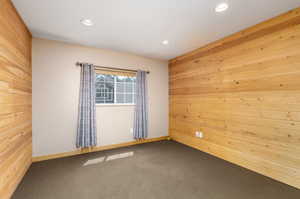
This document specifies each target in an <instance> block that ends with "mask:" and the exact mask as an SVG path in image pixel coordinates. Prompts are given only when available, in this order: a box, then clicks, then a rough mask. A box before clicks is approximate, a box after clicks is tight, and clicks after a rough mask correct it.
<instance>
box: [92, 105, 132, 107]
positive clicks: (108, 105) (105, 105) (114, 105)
mask: <svg viewBox="0 0 300 199" xmlns="http://www.w3.org/2000/svg"><path fill="white" fill-rule="evenodd" d="M96 106H99V107H102V106H135V104H96Z"/></svg>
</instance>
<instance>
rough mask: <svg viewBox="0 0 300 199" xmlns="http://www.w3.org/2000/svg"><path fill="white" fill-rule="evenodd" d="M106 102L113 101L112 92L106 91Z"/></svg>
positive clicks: (110, 102) (111, 102)
mask: <svg viewBox="0 0 300 199" xmlns="http://www.w3.org/2000/svg"><path fill="white" fill-rule="evenodd" d="M105 103H106V104H113V103H114V95H113V93H107V96H106V98H105Z"/></svg>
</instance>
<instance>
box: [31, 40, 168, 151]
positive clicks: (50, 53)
mask: <svg viewBox="0 0 300 199" xmlns="http://www.w3.org/2000/svg"><path fill="white" fill-rule="evenodd" d="M77 61H82V62H89V63H94V64H97V65H103V66H115V67H121V68H128V69H143V70H149V71H150V72H151V73H150V74H149V75H148V87H149V88H148V94H149V138H155V137H160V136H166V135H167V134H168V64H167V62H166V61H159V60H153V59H148V58H144V57H140V56H136V55H132V54H128V53H121V52H115V51H111V50H104V49H96V48H90V47H84V46H79V45H72V44H67V43H62V42H57V41H50V40H45V39H37V38H34V39H33V41H32V73H33V99H32V100H33V156H34V157H35V156H41V155H49V154H55V153H62V152H68V151H73V150H75V149H76V148H75V140H76V126H77V109H78V97H79V79H80V68H79V67H76V66H75V63H76V62H77ZM133 110H134V106H97V134H98V145H99V146H104V145H110V144H117V143H123V142H128V141H132V140H133V139H132V133H131V132H130V128H132V124H133Z"/></svg>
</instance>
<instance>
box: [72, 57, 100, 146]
mask: <svg viewBox="0 0 300 199" xmlns="http://www.w3.org/2000/svg"><path fill="white" fill-rule="evenodd" d="M95 112H96V105H95V70H94V66H93V65H92V64H87V63H85V64H82V65H81V74H80V93H79V110H78V127H77V137H76V147H77V148H86V147H92V146H96V145H97V132H96V115H95Z"/></svg>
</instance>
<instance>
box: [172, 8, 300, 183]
mask: <svg viewBox="0 0 300 199" xmlns="http://www.w3.org/2000/svg"><path fill="white" fill-rule="evenodd" d="M169 69H170V70H169V71H170V79H169V84H170V91H169V93H170V136H171V137H172V139H174V140H177V141H179V142H182V143H184V144H187V145H189V146H192V147H195V148H197V149H199V150H202V151H205V152H207V153H210V154H212V155H215V156H217V157H220V158H223V159H225V160H228V161H230V162H233V163H236V164H238V165H241V166H243V167H246V168H248V169H251V170H253V171H256V172H258V173H261V174H263V175H266V176H269V177H271V178H274V179H276V180H279V181H282V182H284V183H287V184H290V185H292V186H295V187H298V188H300V9H295V10H293V11H291V12H288V13H286V14H284V15H281V16H279V17H276V18H274V19H271V20H268V21H266V22H263V23H261V24H258V25H256V26H254V27H251V28H249V29H246V30H244V31H241V32H239V33H236V34H234V35H232V36H229V37H227V38H224V39H223V40H220V41H217V42H214V43H212V44H210V45H207V46H205V47H203V48H200V49H198V50H195V51H193V52H191V53H188V54H185V55H183V56H180V57H177V58H175V59H173V60H170V62H169ZM197 130H201V131H203V132H204V138H203V139H199V138H196V137H195V135H194V134H195V131H197Z"/></svg>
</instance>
